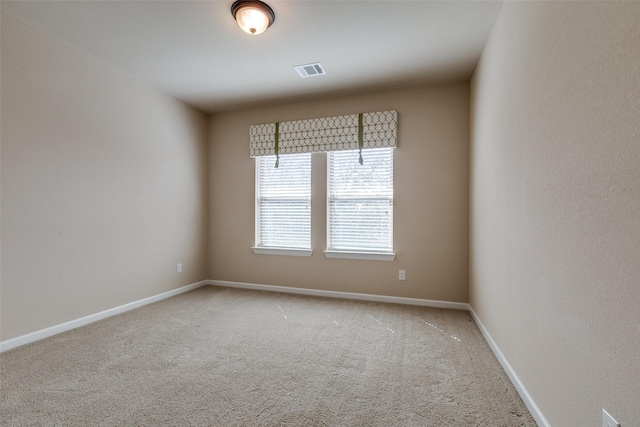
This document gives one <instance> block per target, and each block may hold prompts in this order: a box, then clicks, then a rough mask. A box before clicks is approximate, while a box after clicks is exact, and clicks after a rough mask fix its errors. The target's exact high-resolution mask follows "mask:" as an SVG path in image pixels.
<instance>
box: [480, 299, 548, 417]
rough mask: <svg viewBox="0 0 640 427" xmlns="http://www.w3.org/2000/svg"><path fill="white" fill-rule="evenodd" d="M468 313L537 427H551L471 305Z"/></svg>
mask: <svg viewBox="0 0 640 427" xmlns="http://www.w3.org/2000/svg"><path fill="white" fill-rule="evenodd" d="M469 312H470V313H471V316H472V317H473V320H474V321H475V322H476V325H478V328H479V329H480V332H482V335H483V336H484V339H485V340H486V341H487V343H488V344H489V347H491V350H492V351H493V354H495V356H496V358H497V359H498V362H500V365H502V369H504V371H505V372H506V373H507V376H508V377H509V379H510V380H511V383H512V384H513V386H514V387H515V388H516V391H517V392H518V394H519V395H520V398H521V399H522V401H523V402H524V404H525V405H526V406H527V409H529V412H531V415H532V416H533V419H534V420H535V422H536V423H537V424H538V426H539V427H551V424H549V422H548V421H547V419H546V418H545V417H544V415H543V414H542V411H541V410H540V408H538V405H536V402H535V401H534V400H533V398H532V397H531V395H530V394H529V392H528V391H527V389H526V387H525V386H524V384H522V381H520V378H518V375H517V374H516V372H515V371H514V370H513V368H512V367H511V364H509V361H507V359H506V358H505V357H504V354H502V351H500V348H498V344H496V342H495V341H494V340H493V337H491V334H489V331H488V330H487V328H485V326H484V325H483V324H482V321H481V320H480V318H479V317H478V315H477V314H476V312H475V311H473V307H471V305H469Z"/></svg>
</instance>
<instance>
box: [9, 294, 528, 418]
mask: <svg viewBox="0 0 640 427" xmlns="http://www.w3.org/2000/svg"><path fill="white" fill-rule="evenodd" d="M0 381H1V383H0V390H1V392H2V393H1V396H0V425H2V426H385V427H389V426H504V427H510V426H535V425H536V424H535V422H534V420H533V418H532V417H531V415H530V414H529V412H528V411H527V409H526V407H525V405H524V403H523V402H522V400H521V399H520V397H519V396H518V394H517V392H516V391H515V389H514V387H513V385H512V384H511V383H510V382H509V380H508V378H507V376H506V374H505V373H504V371H503V370H502V369H501V367H500V365H499V363H498V361H497V360H496V359H495V357H494V355H493V353H492V352H491V350H490V349H489V347H488V345H487V343H486V342H485V341H484V338H483V337H482V334H481V333H480V331H479V330H478V328H477V327H476V325H475V323H474V322H473V320H472V318H471V316H470V315H469V313H467V312H465V311H459V310H445V309H438V308H428V307H416V306H403V305H395V304H383V303H373V302H361V301H353V300H339V299H330V298H316V297H308V296H300V295H292V294H278V293H271V292H260V291H249V290H240V289H230V288H217V287H211V286H205V287H203V288H199V289H197V290H194V291H192V292H188V293H185V294H182V295H178V296H176V297H173V298H170V299H167V300H164V301H160V302H157V303H155V304H151V305H148V306H145V307H142V308H139V309H136V310H133V311H130V312H127V313H123V314H120V315H118V316H114V317H111V318H108V319H105V320H102V321H99V322H96V323H93V324H90V325H87V326H84V327H81V328H78V329H75V330H72V331H68V332H65V333H62V334H59V335H56V336H53V337H50V338H47V339H44V340H42V341H38V342H35V343H32V344H28V345H25V346H22V347H19V348H15V349H13V350H10V351H7V352H4V353H2V354H0Z"/></svg>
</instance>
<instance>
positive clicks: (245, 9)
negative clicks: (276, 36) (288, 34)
mask: <svg viewBox="0 0 640 427" xmlns="http://www.w3.org/2000/svg"><path fill="white" fill-rule="evenodd" d="M231 14H232V15H233V18H234V19H235V20H236V22H238V25H239V26H240V28H242V29H243V30H244V31H245V32H247V33H249V34H251V35H254V36H255V35H258V34H261V33H263V32H264V30H266V29H267V28H269V27H270V26H271V24H273V21H275V20H276V14H275V13H274V12H273V9H271V8H270V7H269V5H267V4H266V3H263V2H261V1H260V0H237V1H236V2H234V3H233V4H232V5H231Z"/></svg>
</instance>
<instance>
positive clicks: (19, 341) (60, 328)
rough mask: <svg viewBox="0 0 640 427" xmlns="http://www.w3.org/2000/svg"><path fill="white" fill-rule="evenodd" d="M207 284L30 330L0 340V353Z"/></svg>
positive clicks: (204, 281)
mask: <svg viewBox="0 0 640 427" xmlns="http://www.w3.org/2000/svg"><path fill="white" fill-rule="evenodd" d="M206 284H207V281H206V280H203V281H201V282H198V283H193V284H191V285H187V286H183V287H181V288H178V289H173V290H171V291H167V292H163V293H161V294H158V295H154V296H151V297H148V298H143V299H141V300H138V301H134V302H130V303H128V304H124V305H121V306H118V307H114V308H110V309H108V310H104V311H101V312H99V313H95V314H90V315H88V316H84V317H81V318H79V319H75V320H70V321H69V322H65V323H61V324H59V325H55V326H51V327H49V328H45V329H41V330H39V331H36V332H31V333H29V334H26V335H21V336H19V337H15V338H11V339H8V340H5V341H1V342H0V353H2V352H3V351H7V350H11V349H12V348H16V347H19V346H21V345H25V344H29V343H32V342H34V341H38V340H41V339H43V338H48V337H50V336H52V335H56V334H59V333H62V332H66V331H69V330H71V329H75V328H79V327H80V326H84V325H88V324H89V323H93V322H96V321H98V320H102V319H105V318H107V317H111V316H115V315H116V314H120V313H124V312H125V311H129V310H133V309H135V308H138V307H142V306H144V305H147V304H151V303H154V302H157V301H160V300H163V299H166V298H170V297H172V296H175V295H179V294H182V293H185V292H188V291H191V290H193V289H196V288H199V287H201V286H204V285H206Z"/></svg>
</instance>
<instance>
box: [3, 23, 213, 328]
mask: <svg viewBox="0 0 640 427" xmlns="http://www.w3.org/2000/svg"><path fill="white" fill-rule="evenodd" d="M1 49H2V70H1V72H2V82H1V85H2V86H1V91H2V101H1V102H2V105H1V111H2V117H1V120H2V126H1V128H2V129H1V138H2V168H1V171H2V172H1V173H2V176H1V178H2V193H1V194H2V196H1V197H2V200H1V202H2V219H1V231H2V265H1V271H2V284H1V289H0V292H1V298H2V300H1V306H0V311H1V313H0V314H1V317H0V320H1V332H0V333H1V335H0V337H1V338H0V339H1V340H7V339H10V338H13V337H16V336H20V335H23V334H26V333H29V332H33V331H36V330H40V329H43V328H46V327H49V326H53V325H56V324H60V323H62V322H65V321H69V320H73V319H77V318H79V317H82V316H85V315H89V314H93V313H97V312H99V311H102V310H105V309H108V308H112V307H115V306H118V305H121V304H124V303H128V302H132V301H135V300H138V299H141V298H144V297H148V296H151V295H156V294H159V293H161V292H163V291H167V290H170V289H174V288H177V287H179V286H182V285H186V284H189V283H193V282H196V281H199V280H202V279H205V278H206V277H205V255H206V221H207V218H206V207H207V206H206V198H207V191H206V183H207V180H206V143H207V141H206V133H207V120H206V116H204V115H203V114H201V113H198V112H196V111H194V110H193V109H190V108H188V107H186V106H184V105H183V104H181V103H179V102H177V101H175V100H173V99H172V98H169V97H167V96H164V95H161V94H160V93H158V92H157V91H155V90H154V89H152V88H150V87H149V86H147V85H145V84H143V83H141V82H140V81H138V80H136V79H133V78H132V77H130V76H128V75H126V74H124V73H122V72H120V71H118V70H116V69H114V68H112V67H111V66H109V65H107V64H105V63H103V62H101V61H99V60H97V59H95V58H93V57H91V56H88V55H86V54H84V53H82V52H80V51H78V50H76V49H75V48H72V47H70V46H69V45H67V44H64V43H62V42H60V41H58V40H57V39H55V38H53V37H51V36H49V35H47V34H45V33H42V32H40V31H39V30H36V29H34V28H32V27H30V26H27V25H25V24H24V23H23V22H21V21H19V20H17V19H15V18H13V17H11V16H10V15H7V14H6V13H2V45H1ZM178 262H182V263H183V266H184V273H182V274H181V275H177V274H176V263H178Z"/></svg>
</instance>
